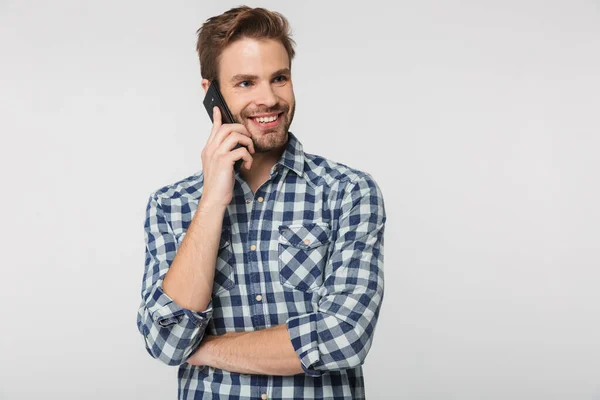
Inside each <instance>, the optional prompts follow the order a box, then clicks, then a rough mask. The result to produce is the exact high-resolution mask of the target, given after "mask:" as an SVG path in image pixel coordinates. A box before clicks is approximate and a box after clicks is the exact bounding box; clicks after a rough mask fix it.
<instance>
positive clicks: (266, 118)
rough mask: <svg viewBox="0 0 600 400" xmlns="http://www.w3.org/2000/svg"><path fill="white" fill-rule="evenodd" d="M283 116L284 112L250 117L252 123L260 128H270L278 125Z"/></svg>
mask: <svg viewBox="0 0 600 400" xmlns="http://www.w3.org/2000/svg"><path fill="white" fill-rule="evenodd" d="M282 117H283V112H280V113H279V114H270V115H261V116H258V117H248V119H249V120H251V121H252V123H253V124H254V125H255V126H257V127H259V128H260V129H270V128H275V127H277V126H278V125H279V124H280V122H281V119H282Z"/></svg>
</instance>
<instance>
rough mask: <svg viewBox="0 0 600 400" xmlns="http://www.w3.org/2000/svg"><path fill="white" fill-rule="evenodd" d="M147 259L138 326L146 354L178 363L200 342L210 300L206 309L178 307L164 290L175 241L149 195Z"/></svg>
mask: <svg viewBox="0 0 600 400" xmlns="http://www.w3.org/2000/svg"><path fill="white" fill-rule="evenodd" d="M144 233H145V241H146V259H145V269H144V276H143V280H142V292H141V295H142V301H141V304H140V306H139V309H138V314H137V327H138V330H139V331H140V333H141V334H142V336H143V337H144V341H145V346H146V350H147V351H148V353H149V354H150V355H151V356H152V357H154V358H156V359H159V360H160V361H162V362H164V363H165V364H167V365H181V364H183V363H184V362H185V361H186V360H187V359H188V358H189V357H190V356H191V355H192V353H193V352H194V351H195V350H196V349H197V348H198V346H199V345H200V341H201V340H202V337H203V336H204V332H205V329H206V326H207V324H208V321H209V320H210V318H211V317H212V300H211V302H210V303H209V304H208V307H207V309H206V310H205V311H202V312H197V311H193V310H189V309H185V308H182V307H180V306H179V305H178V304H177V303H175V301H173V299H171V298H170V297H169V296H168V295H167V294H165V293H164V292H163V289H162V282H163V279H164V277H165V275H166V273H167V271H168V269H169V267H170V265H171V263H172V261H173V259H174V258H175V254H176V252H177V240H176V238H175V235H174V234H173V232H172V229H171V227H170V226H169V224H168V222H167V220H166V218H165V214H164V211H163V209H162V207H161V204H160V202H159V200H158V199H157V198H155V197H154V196H151V197H150V199H149V200H148V205H147V207H146V220H145V222H144Z"/></svg>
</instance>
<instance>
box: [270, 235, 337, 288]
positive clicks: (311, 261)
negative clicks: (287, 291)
mask: <svg viewBox="0 0 600 400" xmlns="http://www.w3.org/2000/svg"><path fill="white" fill-rule="evenodd" d="M330 237H331V229H330V227H329V225H327V224H324V223H311V224H303V225H281V226H280V227H279V243H278V248H279V279H280V281H281V284H282V285H283V286H285V287H288V288H291V289H296V290H301V291H304V292H312V291H314V290H317V289H318V288H319V287H321V285H322V284H323V270H324V268H325V264H326V263H327V253H328V249H329V242H330Z"/></svg>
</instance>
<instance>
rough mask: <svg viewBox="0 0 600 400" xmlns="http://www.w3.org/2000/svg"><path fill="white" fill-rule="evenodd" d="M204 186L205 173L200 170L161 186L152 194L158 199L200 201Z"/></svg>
mask: <svg viewBox="0 0 600 400" xmlns="http://www.w3.org/2000/svg"><path fill="white" fill-rule="evenodd" d="M203 186H204V174H203V173H202V172H201V171H200V172H197V173H195V174H193V175H190V176H188V177H186V178H183V179H180V180H178V181H176V182H173V183H170V184H167V185H164V186H162V187H159V188H157V189H155V190H154V191H152V192H151V194H150V196H151V197H153V198H156V199H157V200H174V199H179V200H183V201H186V200H187V201H198V200H199V199H200V196H201V194H202V188H203Z"/></svg>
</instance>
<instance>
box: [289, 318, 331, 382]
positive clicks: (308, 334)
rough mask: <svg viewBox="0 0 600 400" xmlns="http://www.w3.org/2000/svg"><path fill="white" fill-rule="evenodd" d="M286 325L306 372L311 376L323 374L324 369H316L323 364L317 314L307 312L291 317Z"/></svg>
mask: <svg viewBox="0 0 600 400" xmlns="http://www.w3.org/2000/svg"><path fill="white" fill-rule="evenodd" d="M286 325H287V329H288V333H289V335H290V340H291V341H292V346H294V350H295V351H296V354H298V357H299V358H300V364H301V365H302V369H303V370H304V372H305V373H306V374H307V375H310V376H321V375H322V374H323V371H318V370H316V369H315V368H316V367H318V366H319V365H321V358H320V355H319V341H318V335H317V314H305V315H300V316H297V317H292V318H289V319H288V320H287V321H286Z"/></svg>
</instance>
